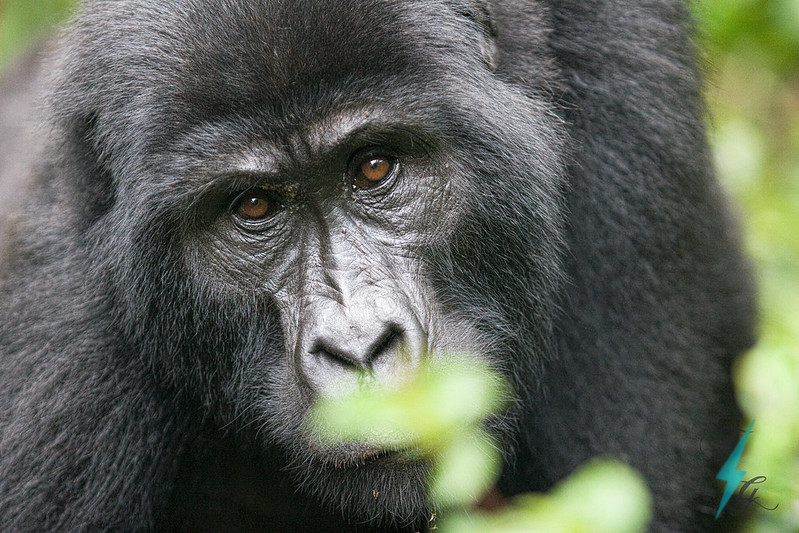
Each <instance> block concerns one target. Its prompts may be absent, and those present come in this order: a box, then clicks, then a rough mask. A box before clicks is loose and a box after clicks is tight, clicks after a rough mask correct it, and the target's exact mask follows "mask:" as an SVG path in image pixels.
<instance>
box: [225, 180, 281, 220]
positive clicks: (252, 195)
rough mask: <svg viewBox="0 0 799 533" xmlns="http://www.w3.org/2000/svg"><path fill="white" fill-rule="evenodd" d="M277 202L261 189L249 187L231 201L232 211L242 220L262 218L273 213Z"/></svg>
mask: <svg viewBox="0 0 799 533" xmlns="http://www.w3.org/2000/svg"><path fill="white" fill-rule="evenodd" d="M278 207H279V206H278V204H277V202H275V201H274V200H273V199H272V198H270V197H269V194H268V193H267V192H266V191H264V190H263V189H257V188H256V189H250V190H249V191H247V192H245V193H244V194H242V195H241V196H239V197H238V199H237V200H236V201H235V202H234V203H233V211H234V212H235V213H236V214H237V215H238V216H239V217H241V218H243V219H244V220H253V221H258V220H264V219H267V218H269V217H271V216H272V215H274V214H275V213H276V212H277V210H278Z"/></svg>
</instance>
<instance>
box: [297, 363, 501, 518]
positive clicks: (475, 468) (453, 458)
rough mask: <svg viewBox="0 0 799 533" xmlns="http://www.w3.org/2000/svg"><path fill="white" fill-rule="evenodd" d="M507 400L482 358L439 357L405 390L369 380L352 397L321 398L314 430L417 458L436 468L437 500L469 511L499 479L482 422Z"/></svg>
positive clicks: (324, 436) (433, 490) (493, 448)
mask: <svg viewBox="0 0 799 533" xmlns="http://www.w3.org/2000/svg"><path fill="white" fill-rule="evenodd" d="M506 396H507V388H506V386H505V384H504V382H503V381H502V379H501V378H500V377H499V376H498V374H497V373H496V372H493V371H492V370H490V369H489V368H488V367H486V366H485V365H484V364H481V363H480V362H479V361H477V360H476V359H473V358H468V357H460V358H459V357H437V358H436V359H435V360H433V361H431V362H430V363H428V364H426V365H423V366H422V368H421V369H420V370H419V372H417V373H416V374H414V375H413V376H411V377H410V379H409V380H408V381H407V382H406V383H404V384H403V386H401V387H394V388H381V387H379V386H377V385H376V384H375V383H374V381H372V380H370V379H363V380H361V382H360V386H359V387H358V388H357V389H356V390H354V391H351V392H349V393H348V394H343V395H341V396H336V397H326V398H323V399H321V400H319V401H318V402H316V404H314V406H313V409H312V411H311V416H310V419H309V427H310V428H311V429H312V430H313V432H314V433H315V434H316V435H317V437H318V438H320V439H322V440H324V441H327V442H333V443H344V442H362V443H367V444H370V445H374V446H378V447H381V448H388V449H394V450H409V451H410V453H413V454H418V455H420V456H421V457H423V458H425V459H427V460H429V461H430V462H431V463H432V465H433V478H432V481H431V486H430V494H431V498H432V501H434V502H435V503H436V504H437V505H439V506H442V507H448V506H453V505H468V504H470V503H473V502H475V501H477V500H478V499H479V498H480V496H482V495H483V494H484V493H485V491H486V490H487V489H488V488H489V487H490V486H491V485H492V484H493V483H494V481H495V480H496V478H497V476H498V473H499V466H500V463H501V454H500V452H499V448H498V446H496V443H495V442H494V441H493V439H492V438H491V437H490V436H489V435H488V433H486V431H485V430H484V429H483V427H482V423H483V421H484V420H485V419H486V418H487V417H488V416H489V415H491V414H492V413H497V412H499V411H500V410H501V409H502V407H503V405H504V404H505V401H504V398H505V397H506Z"/></svg>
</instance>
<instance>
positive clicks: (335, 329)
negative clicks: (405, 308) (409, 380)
mask: <svg viewBox="0 0 799 533" xmlns="http://www.w3.org/2000/svg"><path fill="white" fill-rule="evenodd" d="M347 322H348V321H340V320H339V321H338V322H337V323H332V324H327V325H321V326H319V327H317V328H314V329H315V331H313V332H312V333H311V334H310V335H309V336H308V338H307V340H306V342H305V343H303V344H305V346H306V347H307V349H303V350H302V352H303V353H302V355H301V357H300V373H301V374H302V376H303V378H304V379H305V381H306V383H307V384H308V385H309V386H310V387H311V389H312V390H313V392H314V393H321V394H329V393H342V392H346V391H348V390H352V389H354V388H355V387H357V386H358V384H359V383H362V382H363V380H364V379H366V380H374V381H375V382H377V383H378V384H380V385H390V384H391V383H395V382H399V381H401V380H402V379H403V377H405V376H407V375H408V374H410V373H411V372H413V371H414V370H415V369H416V368H417V367H418V365H419V362H420V360H421V358H422V355H423V353H424V344H425V341H424V335H423V334H422V333H421V329H420V328H419V327H417V326H416V325H415V324H411V323H408V324H398V323H395V322H390V323H374V322H373V323H369V324H366V325H364V324H359V323H347Z"/></svg>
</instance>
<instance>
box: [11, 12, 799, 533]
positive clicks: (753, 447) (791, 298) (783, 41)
mask: <svg viewBox="0 0 799 533" xmlns="http://www.w3.org/2000/svg"><path fill="white" fill-rule="evenodd" d="M73 5H74V2H73V1H72V0H37V1H30V0H0V69H2V68H3V67H5V66H7V65H8V64H9V63H11V62H13V60H14V58H15V57H16V56H18V55H19V54H20V53H22V52H23V51H24V50H25V49H26V48H28V47H30V46H32V45H33V44H34V43H36V42H38V41H40V40H41V39H42V38H43V37H44V36H46V35H48V33H49V32H51V31H52V30H51V28H52V26H54V25H56V24H58V23H60V22H61V21H63V20H64V19H66V18H67V17H68V16H69V13H70V10H71V9H72V8H73ZM691 7H692V9H693V11H694V13H695V15H696V18H697V39H698V42H699V43H700V45H701V49H702V61H703V63H704V64H705V65H706V66H707V68H706V81H707V87H708V89H707V99H708V103H709V110H708V125H709V130H710V136H711V142H712V145H713V147H714V152H715V157H716V165H717V168H718V171H719V174H720V177H721V179H722V182H723V184H724V185H725V186H726V188H727V189H728V190H729V192H730V193H731V196H732V197H733V199H734V202H735V203H736V204H737V208H738V212H739V215H740V216H739V218H740V220H741V224H742V227H743V233H744V239H745V243H746V247H747V249H748V251H749V253H750V255H751V257H752V258H753V260H754V263H755V266H756V269H755V272H756V278H757V283H758V288H759V291H760V302H761V318H760V342H759V343H758V345H757V346H756V347H755V348H754V349H753V350H752V351H751V352H750V353H749V354H747V355H746V356H744V357H742V358H741V360H740V361H739V362H738V364H737V365H736V369H735V372H736V383H737V386H738V397H739V401H740V403H741V405H742V407H743V408H744V412H745V415H746V417H747V420H746V423H745V424H744V427H746V426H747V425H748V422H749V421H751V420H753V419H754V420H756V424H755V427H754V431H753V433H752V437H751V438H750V439H749V443H748V445H747V450H746V453H745V455H744V457H743V459H742V461H741V462H740V464H739V468H741V469H743V470H746V471H747V472H748V474H747V476H746V477H747V479H748V478H749V477H751V476H754V475H764V476H766V477H767V480H766V482H764V483H763V484H761V485H759V486H758V489H759V490H758V494H757V496H758V497H760V502H761V503H763V504H764V505H766V506H768V507H772V506H773V505H775V504H779V507H778V508H777V510H776V511H765V510H762V509H760V508H754V513H752V518H751V520H750V522H749V525H748V531H749V533H753V532H767V531H768V532H770V531H799V0H693V1H692V3H691ZM600 470H601V469H600ZM597 475H598V476H600V477H602V476H603V475H605V476H606V475H607V472H604V473H603V472H600V473H599V474H597ZM467 477H468V472H467ZM590 477H591V476H590V475H583V476H582V477H581V478H580V479H574V480H572V481H570V482H569V483H571V485H568V486H567V487H566V489H567V490H563V489H561V490H560V492H565V493H568V494H575V493H579V494H582V493H581V492H580V491H581V490H589V491H590V490H591V488H592V485H591V483H592V482H591V480H590V479H586V478H590ZM617 477H618V478H619V479H620V480H622V478H623V480H622V481H620V482H619V487H621V489H620V490H621V491H622V492H624V491H625V490H627V489H625V488H624V487H623V486H622V485H624V483H626V482H630V483H632V485H633V487H632V488H630V489H629V490H627V494H628V496H629V497H630V498H631V501H632V502H635V501H642V500H641V499H640V498H639V497H638V496H640V495H639V494H637V493H636V490H638V489H636V488H635V486H634V485H635V480H634V479H633V480H632V481H631V480H630V478H624V474H619V475H618V476H617ZM611 479H613V475H611ZM606 482H607V477H604V478H602V485H605V487H604V488H602V490H605V491H607V490H608V489H607V487H606ZM454 483H458V481H455V482H454ZM602 485H597V486H598V487H602ZM624 486H628V485H624ZM722 487H723V484H721V483H720V484H719V490H721V488H722ZM570 491H571V492H570ZM575 491H576V492H575ZM556 492H557V491H553V493H556ZM556 496H557V494H556V495H555V496H552V497H551V499H550V501H557V498H556ZM619 497H622V496H619ZM636 498H638V499H636ZM589 499H590V498H589ZM569 500H570V501H572V502H573V501H574V498H569ZM586 501H587V500H586ZM538 504H540V499H539V500H538ZM536 505H537V504H536ZM631 505H633V504H631ZM641 505H644V506H645V504H641ZM514 509H515V511H518V510H519V509H526V510H527V511H529V512H528V513H526V518H525V519H528V520H530V521H531V522H529V523H531V524H533V523H536V520H538V523H539V524H540V523H546V524H547V526H546V528H547V530H549V531H551V530H558V531H573V530H575V529H574V528H575V527H578V526H574V527H572V525H569V524H570V523H571V522H570V520H569V514H570V513H573V511H569V510H568V508H567V507H566V506H564V507H563V509H560V508H558V507H557V505H554V506H553V505H549V507H548V508H547V509H548V510H545V511H544V512H543V513H542V511H541V510H540V505H539V506H538V507H536V506H535V505H531V504H530V503H529V502H517V504H516V506H515V507H514V508H512V509H511V511H514ZM536 509H538V510H536ZM553 509H554V511H553ZM511 511H506V512H505V516H506V517H507V516H508V515H509V513H511ZM547 512H548V513H549V514H550V515H553V513H554V515H553V516H554V518H553V516H549V515H548V516H546V517H545V518H546V520H544V522H541V517H542V516H543V515H544V514H546V513H547ZM618 512H619V513H623V511H621V510H620V511H618ZM536 513H537V514H536ZM536 516H537V517H538V518H536ZM453 523H454V522H453ZM517 525H518V524H517ZM459 527H461V526H459ZM462 527H466V526H462ZM507 527H515V526H507ZM507 527H503V526H501V524H499V523H497V524H495V526H491V529H492V530H495V531H507V530H508V529H507ZM610 527H611V528H612V527H615V526H610ZM486 528H488V526H486ZM486 528H483V530H485V529H486ZM453 530H457V529H455V528H453ZM463 530H464V531H465V529H463Z"/></svg>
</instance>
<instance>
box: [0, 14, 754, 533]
mask: <svg viewBox="0 0 799 533" xmlns="http://www.w3.org/2000/svg"><path fill="white" fill-rule="evenodd" d="M689 27H690V23H689V20H688V15H687V11H686V9H685V7H684V6H683V5H682V3H681V2H680V1H678V0H657V1H641V0H616V1H607V0H603V1H596V2H588V1H578V0H558V1H554V0H404V1H401V2H399V1H379V0H294V1H291V2H278V1H267V0H258V1H256V0H246V1H245V0H226V1H223V2H220V1H211V0H171V1H169V2H163V1H159V0H93V1H86V2H84V3H83V5H82V7H81V8H80V10H79V12H78V14H77V15H76V17H75V20H74V21H73V22H72V24H71V25H70V26H69V27H68V28H66V30H65V33H64V35H63V36H62V37H61V38H60V39H59V40H57V41H56V42H55V43H54V44H53V45H52V50H51V51H50V52H48V54H47V56H48V58H47V59H46V60H45V61H44V62H42V59H41V58H40V57H38V56H36V57H31V58H29V60H28V61H29V62H28V63H27V64H23V65H22V67H20V68H19V69H18V70H17V71H14V72H9V74H8V77H7V78H6V79H5V80H4V81H3V82H2V83H3V85H2V86H0V89H1V90H0V191H1V192H2V194H0V247H1V248H0V531H86V530H91V531H93V530H100V531H102V530H125V531H126V530H135V531H211V532H213V531H231V532H235V531H269V532H271V533H282V532H294V531H303V532H304V533H309V532H328V531H355V532H362V533H366V532H373V531H383V532H388V533H406V532H411V531H413V532H415V531H426V530H428V529H430V528H431V527H432V526H431V525H430V519H431V515H432V513H433V509H431V505H430V503H429V502H428V501H427V498H426V495H425V492H426V487H427V484H428V482H429V474H430V470H431V466H430V465H429V464H428V463H427V462H426V461H425V460H424V459H420V458H419V457H417V456H416V454H415V453H414V452H413V451H412V450H395V449H391V448H390V447H388V448H386V447H382V448H381V447H377V448H375V447H374V446H369V445H363V444H356V443H350V444H337V445H331V444H328V445H324V446H321V447H320V445H319V444H318V443H316V442H315V441H314V440H313V438H311V437H309V435H308V432H307V429H308V428H307V427H306V420H305V418H306V414H307V413H308V412H309V409H310V405H311V404H312V402H313V401H314V400H315V399H316V398H319V397H322V396H325V395H328V394H333V393H335V392H336V391H339V390H346V389H348V388H352V387H353V386H355V385H357V383H358V379H359V378H358V376H360V375H362V374H363V373H368V374H369V375H370V376H372V377H373V379H374V380H375V381H376V382H378V383H379V384H382V385H386V386H389V387H390V386H393V385H394V384H395V383H397V382H398V381H401V380H402V377H403V376H405V375H408V374H409V373H413V372H414V371H415V370H416V369H418V368H419V367H420V365H421V364H422V362H423V360H424V359H425V358H428V357H429V358H433V359H436V358H440V357H442V355H441V354H445V353H467V354H476V356H479V358H480V360H481V361H482V362H483V363H484V364H486V365H488V366H490V367H491V368H493V369H496V370H497V371H499V372H500V373H501V374H502V375H503V377H504V378H505V379H506V380H507V381H508V382H509V384H510V389H512V391H513V393H514V397H513V399H512V402H511V403H512V410H511V412H510V413H508V415H507V419H506V420H502V421H499V422H498V423H497V424H496V427H493V426H492V427H491V428H490V429H491V431H493V432H494V434H495V435H496V436H497V437H498V439H499V441H500V443H501V446H502V448H503V451H504V459H505V460H504V465H503V470H502V474H501V478H500V480H499V481H498V490H500V491H501V492H502V493H503V494H504V495H505V496H508V497H510V496H513V495H514V494H518V493H522V492H527V491H541V490H548V489H549V488H550V487H552V486H553V485H554V484H555V483H557V482H558V481H559V480H560V479H562V478H564V477H565V476H567V475H569V474H570V473H571V472H572V471H573V470H574V469H575V468H576V467H577V466H578V465H579V464H581V463H582V462H584V461H586V460H588V459H590V458H591V457H594V456H596V455H599V454H603V455H614V456H617V457H619V458H621V459H623V460H624V461H626V462H628V463H629V464H631V465H632V466H633V467H635V468H637V469H639V470H640V471H641V472H642V473H643V475H644V476H645V477H646V478H647V479H648V480H649V482H650V483H651V485H652V490H653V492H654V496H655V497H654V500H655V502H656V504H655V505H656V507H655V516H654V522H653V525H652V529H653V531H656V532H665V531H707V530H710V529H711V528H712V527H713V524H714V522H713V513H710V512H708V509H714V508H715V506H716V504H717V500H718V495H717V492H716V480H715V474H716V472H718V470H719V468H720V467H721V464H723V461H724V460H725V459H726V452H727V451H728V450H725V447H724V439H725V436H726V435H727V431H726V430H727V428H728V427H730V426H735V424H736V423H737V421H738V417H739V415H740V413H739V412H738V409H737V407H736V405H735V400H734V396H733V387H732V382H731V378H730V366H731V364H732V361H733V359H734V357H736V356H737V355H738V354H740V353H741V352H742V351H743V350H745V349H747V348H748V347H749V346H750V345H751V344H752V342H753V334H752V324H753V322H754V318H753V317H754V304H753V301H754V299H753V297H752V290H751V284H750V275H749V269H748V266H747V262H746V260H745V259H744V258H743V257H742V254H741V252H740V249H739V244H738V238H737V232H736V230H735V228H734V227H733V226H732V224H731V223H730V220H731V217H730V216H729V214H728V213H727V210H726V206H725V202H724V201H723V195H722V194H721V193H720V191H719V189H718V186H717V184H716V182H715V179H714V177H713V171H712V169H711V168H710V163H709V162H710V161H711V158H710V156H709V154H708V149H707V142H706V139H705V132H704V127H703V125H702V112H701V109H702V108H701V98H700V95H701V90H700V84H699V82H698V77H697V74H696V68H695V66H694V49H693V45H692V44H691V41H690V38H689V34H690V32H689V29H688V28H689ZM26 67H27V68H26ZM40 88H41V89H43V93H44V102H43V105H41V104H42V103H40V104H35V103H32V102H30V100H31V96H30V95H32V94H37V93H38V90H39V89H40ZM25 113H27V115H26V116H28V117H30V120H31V121H34V122H35V121H38V124H39V127H37V128H36V129H35V130H33V131H34V132H33V133H31V134H25V133H24V132H23V131H22V128H21V127H20V125H21V124H22V123H23V120H21V119H20V115H21V114H25ZM7 191H15V192H14V193H12V194H6V192H7ZM428 354H432V355H428ZM466 400H468V398H466ZM664 472H669V473H670V476H671V477H670V480H669V483H662V476H663V473H664ZM728 525H729V524H728ZM725 527H727V526H725ZM727 530H729V528H728V529H727Z"/></svg>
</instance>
